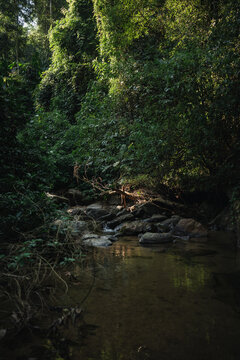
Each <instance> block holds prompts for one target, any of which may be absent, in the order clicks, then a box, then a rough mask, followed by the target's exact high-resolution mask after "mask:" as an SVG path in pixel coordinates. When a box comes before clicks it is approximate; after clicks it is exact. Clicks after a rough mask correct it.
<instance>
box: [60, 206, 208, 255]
mask: <svg viewBox="0 0 240 360" xmlns="http://www.w3.org/2000/svg"><path fill="white" fill-rule="evenodd" d="M160 203H161V202H160ZM160 203H159V204H155V203H153V202H145V203H143V204H136V205H135V206H132V207H129V208H123V207H122V206H119V205H117V204H112V203H111V204H108V203H104V202H103V203H101V202H96V203H93V204H90V205H87V206H84V205H83V206H80V205H78V206H74V207H72V208H69V209H68V211H67V212H68V214H69V215H70V217H73V220H66V221H65V222H64V221H63V222H62V220H57V221H56V222H55V226H56V225H58V226H60V228H61V229H64V231H65V232H68V233H70V234H71V235H72V236H73V237H76V238H77V239H79V241H80V243H82V244H84V245H86V246H93V247H94V246H97V247H98V246H101V247H106V246H110V245H111V244H112V242H113V241H117V240H118V239H121V238H122V237H123V236H138V237H139V244H140V245H143V246H145V245H148V246H154V245H157V244H158V245H159V244H167V245H166V246H167V249H171V248H172V249H173V251H177V252H179V254H181V255H184V256H188V257H193V256H204V255H206V256H207V255H209V254H211V251H210V250H207V247H206V246H205V249H200V250H196V249H195V250H191V249H190V248H188V245H189V246H190V245H191V244H194V243H195V244H196V245H198V244H199V245H200V246H201V245H203V246H204V245H206V244H207V243H208V241H209V237H208V229H207V228H206V227H205V226H203V225H202V224H201V223H200V222H198V221H196V220H195V219H193V218H190V217H189V218H186V217H181V212H179V207H178V208H177V209H176V210H177V214H176V213H175V214H174V212H173V206H172V203H171V204H168V205H169V206H167V208H164V209H163V208H162V207H161V206H160V205H161V204H160ZM170 208H171V210H170ZM91 231H92V233H91ZM167 251H168V250H167Z"/></svg>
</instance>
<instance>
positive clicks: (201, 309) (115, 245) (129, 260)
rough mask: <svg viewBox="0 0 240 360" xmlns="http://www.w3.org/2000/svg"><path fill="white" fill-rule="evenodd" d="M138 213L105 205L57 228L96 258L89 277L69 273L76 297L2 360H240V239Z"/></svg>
mask: <svg viewBox="0 0 240 360" xmlns="http://www.w3.org/2000/svg"><path fill="white" fill-rule="evenodd" d="M131 210H132V211H130V210H126V209H119V207H117V206H116V205H111V206H110V205H109V204H103V203H95V204H91V205H88V206H74V207H71V208H69V209H68V215H69V216H68V217H67V218H66V217H64V218H60V219H56V221H55V222H54V224H53V225H52V226H53V230H54V231H57V232H59V233H61V234H63V235H65V236H66V235H68V236H70V237H71V239H74V241H76V243H79V246H80V245H81V246H84V247H85V248H86V249H88V250H87V256H86V260H85V262H84V269H83V267H82V265H80V264H79V265H78V264H77V263H76V264H74V265H72V266H69V267H66V268H65V269H64V270H63V273H64V274H65V275H66V274H67V277H68V278H69V291H68V292H67V293H63V291H62V290H61V289H60V288H59V291H58V292H57V294H56V295H55V297H54V298H53V299H52V300H51V307H50V308H49V312H47V313H45V314H44V315H43V317H42V319H41V320H40V321H39V323H37V324H34V326H33V327H31V328H30V329H29V330H28V331H26V330H24V332H21V333H19V334H18V335H17V336H16V337H15V338H14V339H11V344H12V343H14V347H13V346H12V345H11V344H10V343H8V342H7V341H5V342H4V341H3V342H2V345H0V347H1V352H0V359H1V360H5V359H16V360H25V359H26V360H30V359H49V360H53V359H54V360H57V359H58V360H60V359H64V360H68V359H70V360H79V359H81V360H90V359H91V360H97V359H98V360H115V359H116V360H147V359H151V360H159V359H163V360H165V359H166V360H167V359H168V360H169V359H174V360H182V359H184V360H185V359H187V360H188V359H196V360H202V359H206V360H208V359H209V360H210V359H214V360H215V359H219V360H229V359H230V360H237V359H239V355H240V352H239V346H238V340H239V336H240V280H239V279H240V261H239V260H240V259H239V255H238V253H237V252H236V250H235V247H234V245H235V238H234V235H233V234H231V233H226V232H219V231H213V229H209V228H207V227H206V226H203V225H202V224H200V223H199V222H198V221H196V220H194V219H192V218H191V217H186V216H183V215H181V214H180V212H178V213H175V212H174V211H173V210H172V209H171V208H167V209H166V208H165V209H163V208H162V207H161V206H159V204H157V205H156V204H152V203H145V204H142V205H139V206H137V207H135V209H131ZM67 277H66V278H67ZM70 279H71V281H70ZM49 326H51V331H49ZM44 328H45V329H46V331H43V330H41V331H40V330H39V329H44Z"/></svg>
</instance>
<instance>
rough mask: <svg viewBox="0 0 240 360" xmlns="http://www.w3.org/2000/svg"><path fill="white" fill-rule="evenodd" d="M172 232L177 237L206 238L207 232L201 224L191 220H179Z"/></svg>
mask: <svg viewBox="0 0 240 360" xmlns="http://www.w3.org/2000/svg"><path fill="white" fill-rule="evenodd" d="M174 232H175V234H177V235H178V234H179V235H189V236H190V237H207V236H208V230H207V229H206V228H205V227H204V226H203V225H202V224H201V223H199V222H198V221H196V220H194V219H192V218H187V219H181V220H179V222H178V223H177V225H176V227H175V230H174Z"/></svg>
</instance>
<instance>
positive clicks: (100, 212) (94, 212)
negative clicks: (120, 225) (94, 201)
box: [86, 208, 109, 220]
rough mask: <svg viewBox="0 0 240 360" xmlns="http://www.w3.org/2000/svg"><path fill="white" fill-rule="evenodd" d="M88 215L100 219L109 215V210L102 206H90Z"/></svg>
mask: <svg viewBox="0 0 240 360" xmlns="http://www.w3.org/2000/svg"><path fill="white" fill-rule="evenodd" d="M86 213H87V215H88V216H89V217H91V218H93V219H95V220H98V219H100V218H102V217H106V216H109V212H108V211H107V210H105V209H101V208H89V209H87V211H86Z"/></svg>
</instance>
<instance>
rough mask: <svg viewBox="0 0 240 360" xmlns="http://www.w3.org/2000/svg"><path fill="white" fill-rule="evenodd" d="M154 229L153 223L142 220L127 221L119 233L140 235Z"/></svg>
mask: <svg viewBox="0 0 240 360" xmlns="http://www.w3.org/2000/svg"><path fill="white" fill-rule="evenodd" d="M151 230H152V224H148V223H146V222H145V221H142V220H135V221H132V222H126V223H124V224H123V226H122V227H121V229H120V232H119V235H138V234H140V233H145V232H146V231H151Z"/></svg>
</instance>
